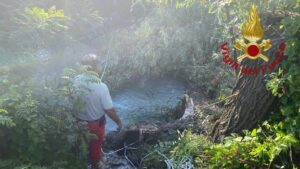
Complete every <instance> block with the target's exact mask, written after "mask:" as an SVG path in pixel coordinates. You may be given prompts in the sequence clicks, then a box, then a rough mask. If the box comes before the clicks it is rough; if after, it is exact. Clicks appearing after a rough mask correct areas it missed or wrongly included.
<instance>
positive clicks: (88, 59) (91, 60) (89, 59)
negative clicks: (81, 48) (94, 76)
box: [81, 53, 99, 72]
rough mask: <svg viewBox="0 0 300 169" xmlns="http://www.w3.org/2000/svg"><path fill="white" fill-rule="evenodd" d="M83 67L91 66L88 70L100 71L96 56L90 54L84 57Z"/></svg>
mask: <svg viewBox="0 0 300 169" xmlns="http://www.w3.org/2000/svg"><path fill="white" fill-rule="evenodd" d="M81 64H82V65H86V66H90V68H89V69H88V70H92V71H95V72H98V71H99V60H98V58H97V55H96V54H93V53H90V54H87V55H85V56H83V58H82V60H81Z"/></svg>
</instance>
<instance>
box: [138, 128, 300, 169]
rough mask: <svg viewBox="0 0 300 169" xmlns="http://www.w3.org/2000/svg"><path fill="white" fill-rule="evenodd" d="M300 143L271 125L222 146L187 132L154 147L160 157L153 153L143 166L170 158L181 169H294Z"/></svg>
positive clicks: (234, 137)
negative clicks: (191, 168) (294, 151)
mask: <svg viewBox="0 0 300 169" xmlns="http://www.w3.org/2000/svg"><path fill="white" fill-rule="evenodd" d="M298 144H299V140H297V139H296V138H295V137H294V136H293V135H292V134H285V133H283V132H282V131H280V130H279V126H276V125H273V126H271V125H270V124H269V123H267V122H265V123H263V125H262V127H259V128H256V129H254V130H252V132H250V131H247V130H245V131H244V136H239V135H237V134H232V135H231V136H229V137H226V139H225V141H224V143H221V144H213V143H211V142H210V141H209V140H208V139H207V138H206V137H205V136H203V135H199V134H193V133H192V132H191V131H185V132H183V133H181V134H180V136H179V138H178V140H176V141H173V142H171V141H169V142H161V143H159V144H158V145H156V146H154V150H155V151H157V152H160V154H159V153H152V154H151V155H150V156H148V157H147V158H146V159H145V161H144V162H143V164H144V165H145V166H147V167H153V166H161V164H160V162H159V161H161V159H168V160H169V162H170V164H171V165H172V166H173V167H174V168H178V169H179V168H184V166H188V165H189V166H194V167H196V168H255V167H273V168H276V167H275V166H280V167H284V168H291V167H293V164H292V163H290V159H291V158H292V157H290V155H291V154H290V151H292V150H291V147H292V146H297V145H298ZM151 150H152V151H153V148H152V149H151ZM161 154H164V156H162V155H161ZM279 156H280V157H281V158H279Z"/></svg>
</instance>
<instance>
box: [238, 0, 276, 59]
mask: <svg viewBox="0 0 300 169" xmlns="http://www.w3.org/2000/svg"><path fill="white" fill-rule="evenodd" d="M242 31H243V32H242V34H243V37H244V39H246V40H248V43H245V40H244V39H236V40H235V45H234V48H236V49H237V50H240V51H244V54H243V55H241V56H238V57H237V61H238V62H241V61H242V60H243V59H244V58H249V59H258V58H261V59H262V60H264V61H265V62H268V61H269V58H268V57H267V56H265V55H264V54H262V51H267V50H269V49H270V48H271V46H272V45H271V43H270V39H264V40H262V42H261V43H260V44H258V41H259V40H260V39H261V38H262V36H263V34H264V30H263V28H262V26H261V24H260V21H259V16H258V14H257V11H256V6H255V5H252V7H251V10H250V14H249V18H248V21H247V23H246V24H245V25H244V26H243V30H242Z"/></svg>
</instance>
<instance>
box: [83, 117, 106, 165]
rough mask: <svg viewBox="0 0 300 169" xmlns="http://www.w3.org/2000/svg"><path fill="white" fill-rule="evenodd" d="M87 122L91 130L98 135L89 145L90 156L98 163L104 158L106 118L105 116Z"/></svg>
mask: <svg viewBox="0 0 300 169" xmlns="http://www.w3.org/2000/svg"><path fill="white" fill-rule="evenodd" d="M87 123H88V130H89V132H90V133H92V134H95V135H96V136H97V137H96V138H93V139H92V140H91V141H90V145H89V150H90V158H91V160H92V162H93V163H97V162H99V161H100V160H101V158H102V152H101V148H102V145H103V142H104V136H105V124H106V120H105V117H104V116H103V117H102V118H100V119H99V120H96V121H88V122H87Z"/></svg>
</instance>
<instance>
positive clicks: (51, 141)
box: [0, 69, 90, 168]
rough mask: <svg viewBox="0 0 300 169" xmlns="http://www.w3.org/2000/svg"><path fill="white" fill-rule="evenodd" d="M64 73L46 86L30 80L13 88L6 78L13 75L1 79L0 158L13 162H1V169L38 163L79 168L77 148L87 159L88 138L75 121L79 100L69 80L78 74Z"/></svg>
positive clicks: (26, 166)
mask: <svg viewBox="0 0 300 169" xmlns="http://www.w3.org/2000/svg"><path fill="white" fill-rule="evenodd" d="M83 70H84V69H83ZM23 71H24V70H23ZM72 71H73V74H72V75H71V73H70V72H72ZM11 72H13V71H11ZM65 72H66V74H64V75H63V77H64V78H61V79H56V78H55V77H53V78H50V79H49V82H46V83H45V84H36V83H33V82H34V81H36V80H35V78H34V77H30V78H29V79H27V81H21V83H19V84H18V85H16V84H13V82H14V81H12V80H13V79H10V78H8V77H11V75H12V74H7V78H5V79H2V81H1V90H3V94H2V95H1V97H0V107H1V108H3V109H1V111H0V112H1V114H0V131H1V135H0V142H1V145H0V149H1V153H0V157H1V158H4V159H12V161H13V163H7V162H5V163H4V162H3V163H2V162H0V165H3V166H5V167H4V168H13V167H16V166H20V165H23V164H25V165H24V166H22V167H23V168H35V167H34V166H35V165H40V164H43V165H45V166H50V168H57V167H58V168H82V164H80V163H81V162H80V160H79V159H78V154H76V153H75V152H76V151H78V150H77V149H78V147H79V148H80V149H81V153H82V154H81V156H82V157H86V153H87V147H86V142H88V140H89V138H90V136H89V135H88V133H86V127H85V124H84V123H78V122H76V119H75V118H74V113H75V110H76V108H77V105H78V100H76V98H74V95H73V93H72V92H73V87H72V86H73V85H72V78H73V77H74V76H75V75H76V73H77V74H78V72H76V71H75V70H70V69H69V70H66V71H65ZM67 72H68V73H67ZM14 76H18V75H16V74H15V75H14ZM79 140H81V141H80V143H81V144H78V143H79V142H78V141H79ZM4 146H5V147H4ZM16 157H18V159H15V158H16ZM8 161H9V160H8ZM55 166H56V167H55ZM37 168H38V167H37Z"/></svg>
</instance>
